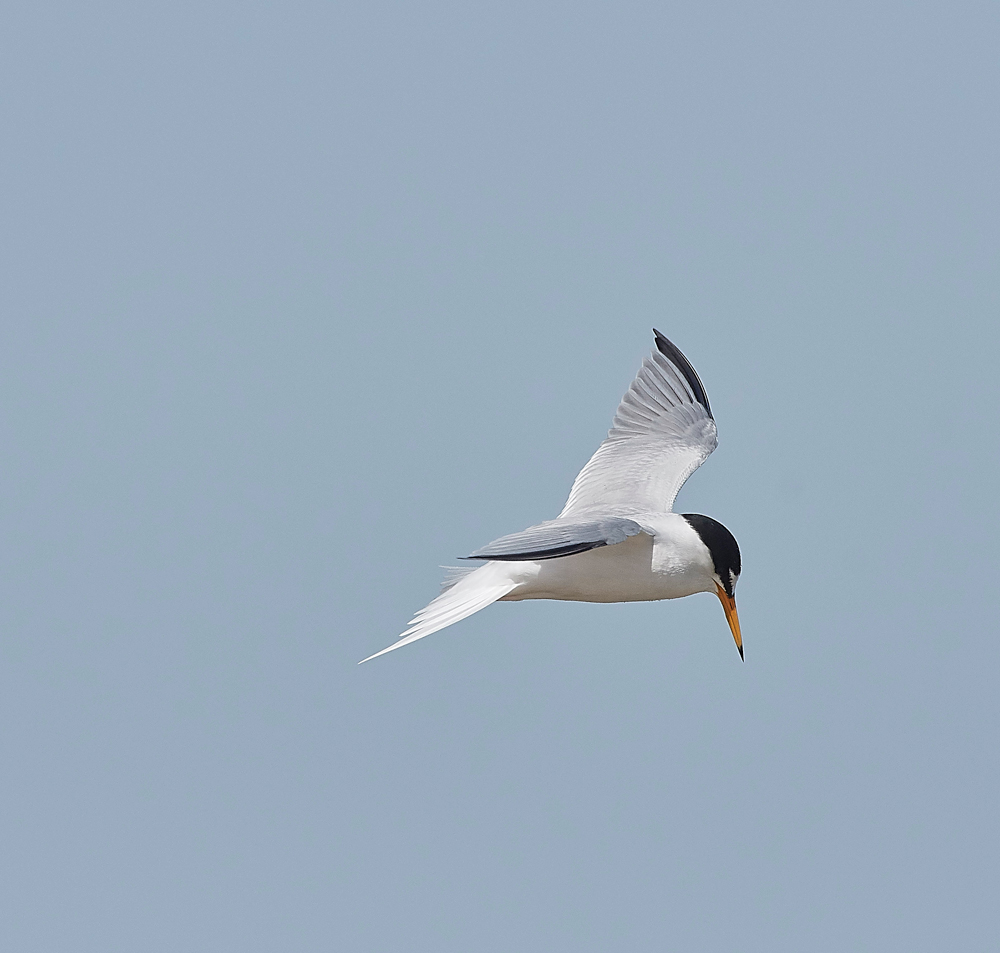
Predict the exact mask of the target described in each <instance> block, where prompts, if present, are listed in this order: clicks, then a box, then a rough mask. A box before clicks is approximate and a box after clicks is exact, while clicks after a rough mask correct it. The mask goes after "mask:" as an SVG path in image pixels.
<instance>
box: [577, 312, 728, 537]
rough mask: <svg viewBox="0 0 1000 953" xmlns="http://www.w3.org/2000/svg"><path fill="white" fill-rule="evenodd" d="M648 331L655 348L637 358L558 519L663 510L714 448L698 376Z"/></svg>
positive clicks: (709, 414) (712, 429)
mask: <svg viewBox="0 0 1000 953" xmlns="http://www.w3.org/2000/svg"><path fill="white" fill-rule="evenodd" d="M653 334H654V335H655V336H656V350H655V351H654V352H653V353H652V354H651V355H650V356H649V357H647V358H646V359H645V360H644V361H643V362H642V367H641V368H640V370H639V373H638V375H636V378H635V380H634V381H632V386H631V387H629V389H628V392H627V393H626V394H625V396H624V397H623V398H622V402H621V403H620V404H619V405H618V412H617V413H616V414H615V419H614V425H613V426H612V428H611V430H610V431H609V432H608V437H607V439H606V440H605V441H604V443H602V444H601V445H600V447H598V448H597V452H596V453H595V454H594V455H593V456H592V457H591V458H590V460H589V462H588V463H587V465H586V466H585V467H584V468H583V469H582V470H581V471H580V473H579V475H578V476H577V478H576V480H575V481H574V483H573V489H572V490H570V494H569V499H568V500H567V501H566V505H565V506H564V507H563V511H562V513H560V514H559V515H560V518H564V517H570V516H574V517H577V518H582V517H585V516H586V515H587V514H588V513H590V512H593V511H595V510H603V509H606V508H607V507H609V506H610V507H618V508H620V509H621V508H625V509H627V510H632V511H634V512H636V513H666V512H669V511H670V509H671V507H672V506H673V505H674V498H675V497H676V496H677V491H678V490H680V488H681V487H682V486H683V485H684V481H685V480H686V479H687V478H688V477H689V476H690V475H691V474H692V473H694V471H695V470H697V469H698V467H700V466H701V465H702V464H703V463H704V462H705V460H707V459H708V455H709V454H710V453H711V452H712V451H713V450H714V449H715V447H716V443H717V439H716V429H715V420H714V418H713V417H712V410H711V408H710V406H709V403H708V395H707V394H706V393H705V388H704V386H702V383H701V380H700V379H699V377H698V374H697V373H696V372H695V369H694V368H693V367H692V366H691V363H690V362H689V361H688V359H687V358H686V357H685V356H684V355H683V354H682V353H681V352H680V350H679V349H678V348H677V347H676V345H674V344H672V343H671V342H670V341H668V340H667V339H666V338H665V337H664V336H663V335H662V334H660V332H659V331H656V330H654V331H653Z"/></svg>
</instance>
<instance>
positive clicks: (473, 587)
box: [362, 329, 743, 662]
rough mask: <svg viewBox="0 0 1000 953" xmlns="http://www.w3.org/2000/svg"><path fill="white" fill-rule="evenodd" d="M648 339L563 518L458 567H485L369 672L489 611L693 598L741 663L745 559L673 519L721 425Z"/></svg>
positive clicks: (464, 575)
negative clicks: (523, 603)
mask: <svg viewBox="0 0 1000 953" xmlns="http://www.w3.org/2000/svg"><path fill="white" fill-rule="evenodd" d="M653 335H654V337H655V340H656V350H655V351H653V353H652V354H651V355H650V356H649V357H647V358H646V359H645V360H644V361H643V362H642V367H641V368H640V370H639V373H638V375H637V376H636V378H635V380H634V381H632V385H631V386H630V387H629V389H628V392H627V393H626V394H625V396H624V397H623V398H622V402H621V403H620V404H619V405H618V412H617V413H616V414H615V419H614V423H613V426H612V427H611V430H610V431H609V432H608V437H607V439H606V440H605V441H604V443H602V444H601V445H600V447H598V448H597V452H596V453H595V454H594V455H593V456H592V457H591V458H590V460H589V461H588V463H587V465H586V466H585V467H584V468H583V469H582V470H581V471H580V473H579V475H578V476H577V478H576V480H575V481H574V482H573V488H572V489H571V490H570V492H569V499H568V500H567V501H566V505H565V506H564V507H563V510H562V512H561V513H560V514H559V515H558V516H557V517H556V518H555V519H554V520H548V521H547V522H545V523H539V524H538V525H537V526H530V527H528V529H526V530H523V531H522V532H520V533H512V534H511V535H510V536H502V537H500V539H495V540H494V541H493V542H492V543H490V544H489V545H487V546H483V547H482V549H478V550H476V551H475V552H474V553H472V554H471V555H470V556H465V557H462V558H464V559H468V560H482V562H483V565H480V566H471V567H469V568H467V569H461V570H455V571H453V574H452V576H451V577H450V578H449V579H447V580H446V581H445V584H444V586H443V589H442V592H441V595H439V596H438V597H437V598H436V599H434V600H433V601H432V602H431V603H430V604H428V605H427V606H426V607H425V608H423V609H421V610H420V611H419V612H418V613H417V614H416V615H415V616H414V617H413V619H412V621H411V622H410V625H409V628H408V629H407V630H406V631H405V632H404V633H403V634H402V635H401V636H400V637H399V640H398V641H397V642H395V643H394V644H392V645H390V646H389V647H388V648H386V649H383V650H382V651H381V652H376V653H375V654H374V655H371V656H369V657H368V658H366V659H362V661H363V662H367V661H369V660H370V659H373V658H378V656H380V655H385V653H386V652H391V651H392V650H393V649H398V648H402V647H403V646H404V645H409V644H410V643H411V642H416V640H417V639H422V638H423V637H424V636H425V635H430V634H431V633H432V632H437V631H439V630H440V629H443V628H445V626H449V625H452V624H453V623H455V622H458V621H460V620H461V619H464V618H466V617H467V616H470V615H472V613H474V612H478V611H479V610H480V609H485V608H486V607H487V606H488V605H490V604H491V603H493V602H517V601H520V600H521V599H562V600H566V601H572V602H647V601H653V600H659V599H679V598H681V597H682V596H690V595H693V594H694V593H696V592H714V593H715V594H716V595H717V596H718V597H719V601H720V602H721V603H722V608H723V609H724V610H725V613H726V619H727V621H728V622H729V628H730V630H731V631H732V633H733V638H734V639H735V640H736V647H737V648H738V649H739V652H740V658H741V659H742V658H743V639H742V636H741V635H740V620H739V616H738V615H737V613H736V599H735V594H734V593H735V589H736V582H737V580H738V579H739V578H740V548H739V546H738V545H737V543H736V540H735V538H734V537H733V534H732V533H730V532H729V530H728V529H726V527H725V526H723V525H722V524H721V523H719V522H717V521H716V520H714V519H712V518H711V517H710V516H700V515H698V514H696V513H674V512H672V509H673V505H674V498H675V497H676V496H677V492H678V490H680V488H681V487H682V486H683V485H684V481H685V480H687V478H688V477H689V476H691V474H692V473H694V471H695V470H697V469H698V467H700V466H701V465H702V464H703V463H704V462H705V461H706V460H707V459H708V456H709V454H710V453H711V452H712V451H713V450H714V449H715V447H716V444H717V442H718V441H717V438H716V427H715V418H714V417H713V416H712V408H711V407H710V406H709V403H708V395H707V394H706V393H705V388H704V386H703V385H702V383H701V379H700V378H699V377H698V374H697V372H696V371H695V369H694V368H693V367H692V366H691V363H690V361H688V359H687V358H686V357H685V356H684V355H683V354H682V353H681V351H680V349H679V348H678V347H677V346H676V345H675V344H673V343H671V342H670V341H669V340H667V338H666V337H664V336H663V335H662V334H661V333H660V332H659V331H657V330H655V329H654V330H653Z"/></svg>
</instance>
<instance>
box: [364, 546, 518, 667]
mask: <svg viewBox="0 0 1000 953" xmlns="http://www.w3.org/2000/svg"><path fill="white" fill-rule="evenodd" d="M517 565H518V564H517V563H502V562H489V563H487V564H486V565H485V566H480V567H479V568H478V569H475V570H473V571H472V572H470V573H468V574H467V575H463V576H460V577H459V578H458V579H457V580H456V581H455V582H454V584H452V585H450V586H449V588H447V589H445V591H444V592H442V593H441V595H439V596H438V597H437V598H436V599H435V600H434V601H433V602H430V603H428V604H427V605H426V606H425V607H424V608H423V609H421V610H420V611H419V612H418V613H417V614H416V615H415V616H414V617H413V618H412V619H411V620H410V627H409V628H408V629H407V630H406V631H405V632H404V633H403V634H402V635H401V636H400V637H399V641H398V642H395V643H394V644H393V645H390V646H389V647H388V648H387V649H382V651H381V652H376V653H375V654H374V655H369V656H368V658H366V659H362V660H361V662H358V664H359V665H361V664H362V663H363V662H368V661H371V659H373V658H378V657H379V656H380V655H385V653H386V652H391V651H392V650H393V649H401V648H402V647H403V646H404V645H409V644H410V643H411V642H416V641H417V639H422V638H423V637H424V636H425V635H430V634H431V633H432V632H438V631H440V630H441V629H443V628H445V627H446V626H449V625H451V624H452V623H453V622H459V621H461V620H462V619H464V618H466V617H467V616H470V615H472V613H473V612H478V611H479V610H480V609H485V608H486V607H487V606H488V605H490V604H491V603H493V602H496V601H497V599H500V598H502V597H503V596H505V595H507V593H508V592H510V591H511V590H512V589H515V588H516V587H517V586H518V584H519V581H518V579H517V576H518V575H520V574H519V573H518V572H517V571H516V570H515V569H514V567H515V566H517ZM448 581H449V582H450V580H448Z"/></svg>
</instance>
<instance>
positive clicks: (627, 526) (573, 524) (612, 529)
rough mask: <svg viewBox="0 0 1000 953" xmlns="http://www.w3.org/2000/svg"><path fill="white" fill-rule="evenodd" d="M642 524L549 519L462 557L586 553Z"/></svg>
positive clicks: (618, 539) (622, 539)
mask: <svg viewBox="0 0 1000 953" xmlns="http://www.w3.org/2000/svg"><path fill="white" fill-rule="evenodd" d="M641 532H642V527H641V526H640V525H639V524H638V523H636V522H635V521H634V520H629V519H618V518H616V517H609V518H606V519H599V520H584V521H576V520H564V519H557V520H549V521H548V522H547V523H539V524H538V525H537V526H529V527H528V528H527V529H526V530H523V531H522V532H520V533H511V534H510V536H501V537H500V539H495V540H493V542H492V543H490V544H489V545H487V546H484V547H483V548H482V549H477V550H476V551H475V552H474V553H473V554H472V555H471V556H463V557H462V558H463V559H496V560H501V561H505V562H518V561H521V560H529V559H530V560H536V559H556V558H557V557H559V556H573V555H575V554H576V553H585V552H586V551H587V550H588V549H597V547H598V546H614V545H615V543H623V542H625V540H626V539H628V538H629V536H637V535H638V534H639V533H641Z"/></svg>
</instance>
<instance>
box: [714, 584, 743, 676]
mask: <svg viewBox="0 0 1000 953" xmlns="http://www.w3.org/2000/svg"><path fill="white" fill-rule="evenodd" d="M715 594H716V595H717V596H718V597H719V602H721V603H722V608H723V609H724V610H725V612H726V621H727V622H728V623H729V628H730V629H732V631H733V638H734V639H735V640H736V648H738V649H739V650H740V658H741V659H742V658H743V636H742V635H740V617H739V615H738V614H737V612H736V600H735V599H734V598H733V597H732V596H731V595H729V593H727V592H726V590H725V589H723V588H722V586H716V587H715Z"/></svg>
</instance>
